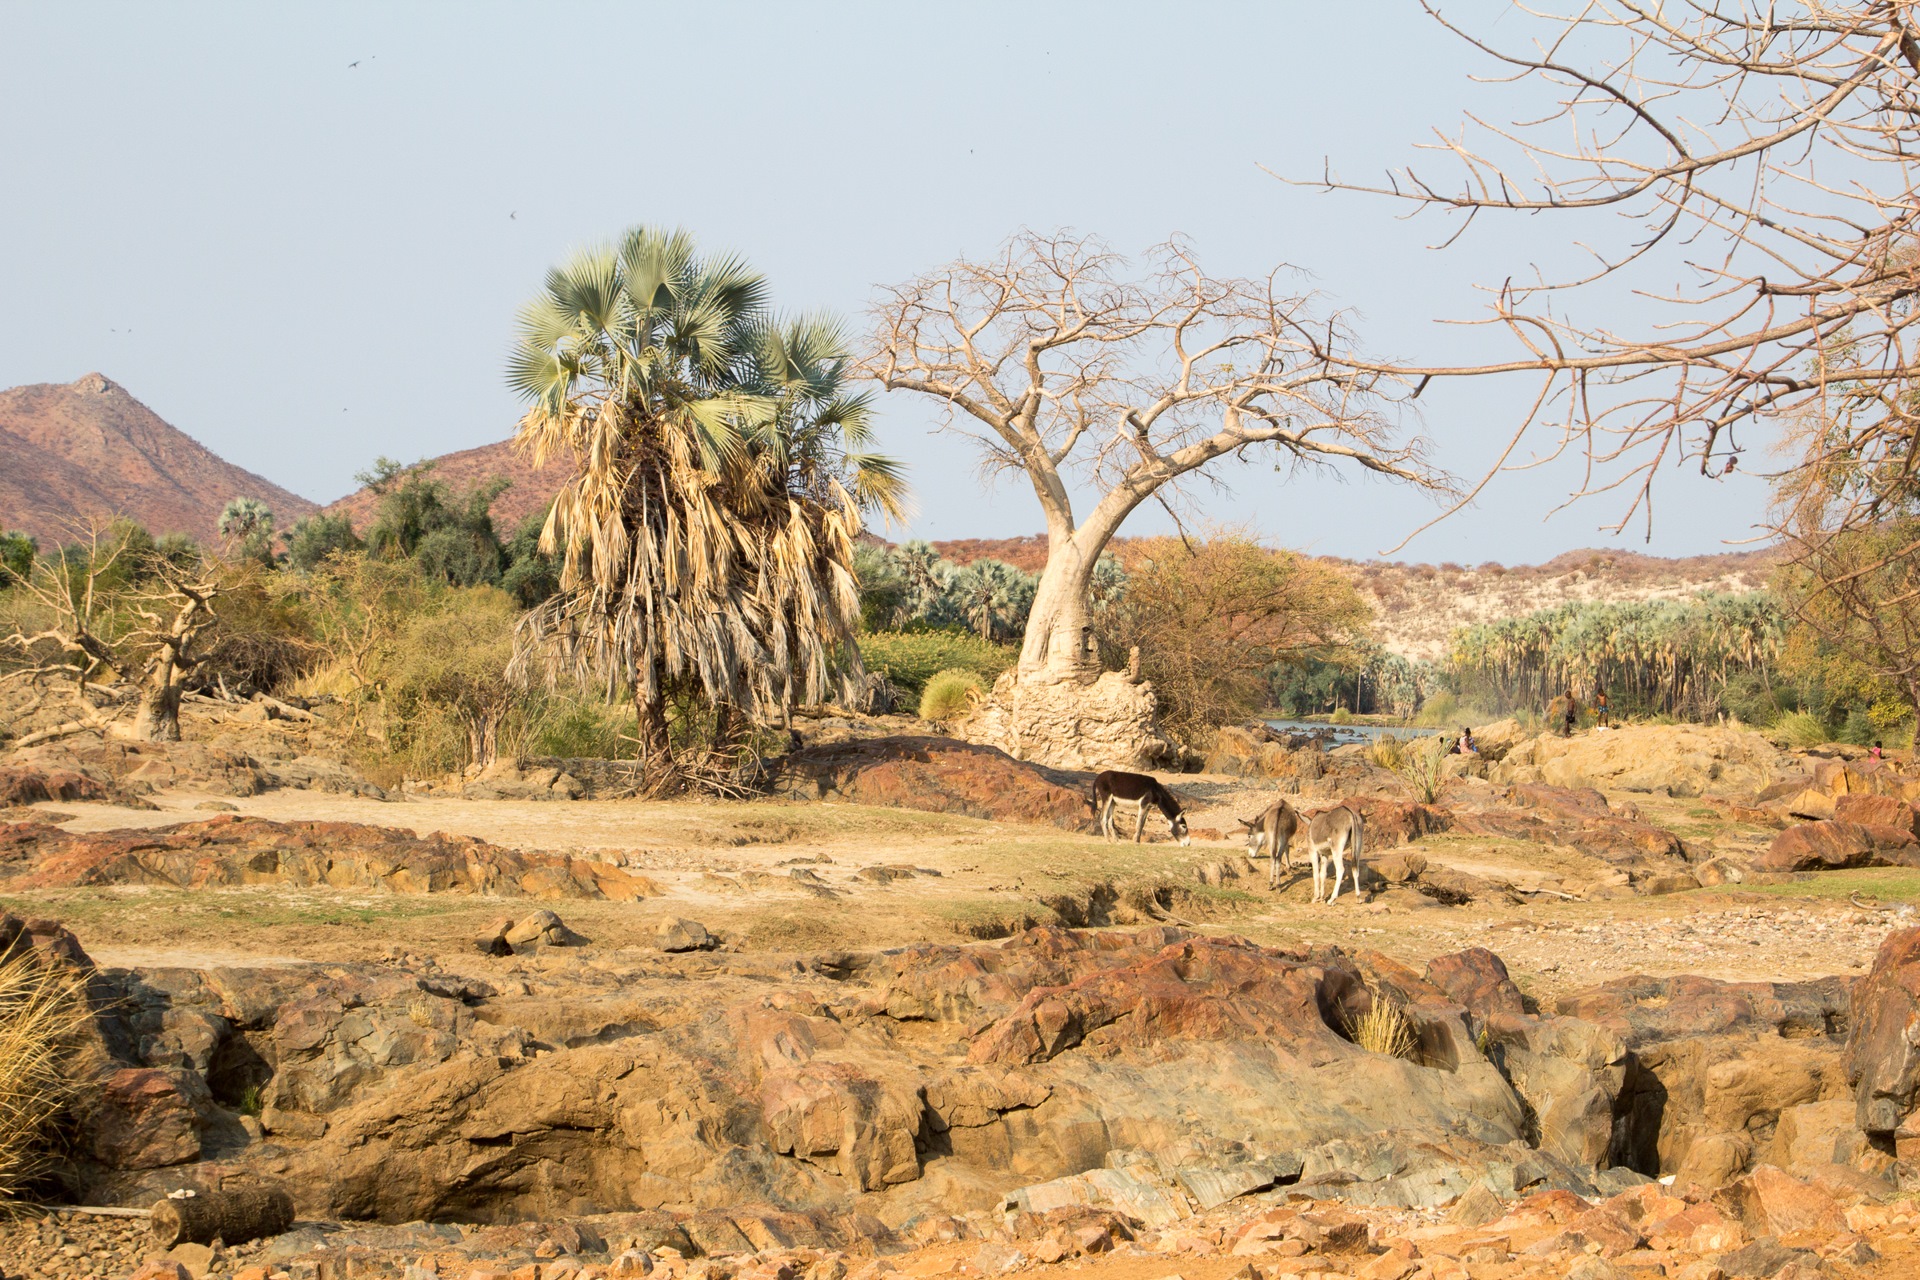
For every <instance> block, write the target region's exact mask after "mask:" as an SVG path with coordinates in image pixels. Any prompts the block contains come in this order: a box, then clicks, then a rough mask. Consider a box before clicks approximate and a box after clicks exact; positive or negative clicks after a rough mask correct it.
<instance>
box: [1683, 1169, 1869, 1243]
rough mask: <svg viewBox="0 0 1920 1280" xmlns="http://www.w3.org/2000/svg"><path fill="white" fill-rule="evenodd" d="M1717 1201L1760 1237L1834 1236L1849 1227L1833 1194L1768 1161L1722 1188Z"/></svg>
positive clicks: (1714, 1197) (1715, 1198) (1714, 1199)
mask: <svg viewBox="0 0 1920 1280" xmlns="http://www.w3.org/2000/svg"><path fill="white" fill-rule="evenodd" d="M1713 1203H1714V1205H1715V1207H1717V1208H1719V1209H1721V1210H1722V1211H1724V1212H1725V1213H1726V1214H1727V1215H1728V1216H1729V1217H1732V1218H1735V1219H1737V1220H1739V1222H1740V1223H1741V1225H1743V1226H1745V1227H1746V1228H1747V1230H1749V1231H1751V1232H1752V1233H1753V1234H1755V1235H1756V1236H1762V1235H1764V1236H1784V1235H1792V1234H1795V1233H1798V1232H1807V1233H1812V1234H1816V1235H1819V1236H1821V1237H1824V1238H1831V1237H1833V1236H1836V1235H1840V1234H1842V1233H1844V1232H1845V1231H1846V1230H1847V1214H1846V1211H1845V1210H1844V1209H1842V1208H1841V1207H1840V1205H1839V1203H1838V1202H1837V1201H1835V1200H1834V1198H1833V1197H1832V1196H1830V1195H1828V1194H1827V1193H1826V1192H1824V1191H1822V1190H1820V1189H1819V1188H1817V1187H1813V1186H1809V1185H1808V1184H1807V1183H1804V1182H1801V1181H1800V1180H1799V1179H1797V1178H1794V1177H1792V1176H1791V1175H1789V1174H1787V1173H1785V1172H1783V1171H1782V1170H1780V1169H1776V1168H1774V1167H1773V1166H1772V1165H1768V1164H1763V1165H1761V1166H1759V1167H1758V1168H1756V1169H1755V1170H1754V1171H1753V1172H1752V1173H1749V1174H1747V1175H1745V1176H1744V1177H1740V1178H1736V1179H1735V1180H1733V1181H1732V1182H1729V1183H1728V1184H1726V1185H1725V1186H1724V1187H1722V1188H1720V1190H1718V1191H1716V1192H1715V1193H1714V1196H1713Z"/></svg>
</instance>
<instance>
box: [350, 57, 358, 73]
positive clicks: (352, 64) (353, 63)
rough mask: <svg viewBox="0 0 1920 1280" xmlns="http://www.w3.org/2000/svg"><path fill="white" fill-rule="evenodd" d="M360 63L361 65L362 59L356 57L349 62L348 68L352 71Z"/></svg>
mask: <svg viewBox="0 0 1920 1280" xmlns="http://www.w3.org/2000/svg"><path fill="white" fill-rule="evenodd" d="M359 65H360V60H359V59H358V58H356V59H354V60H353V61H352V62H349V63H348V64H347V70H349V71H351V70H353V69H354V68H355V67H357V66H359Z"/></svg>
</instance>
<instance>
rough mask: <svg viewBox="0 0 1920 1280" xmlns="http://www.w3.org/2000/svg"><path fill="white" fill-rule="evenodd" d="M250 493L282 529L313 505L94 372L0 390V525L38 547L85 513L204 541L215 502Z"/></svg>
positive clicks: (213, 530)
mask: <svg viewBox="0 0 1920 1280" xmlns="http://www.w3.org/2000/svg"><path fill="white" fill-rule="evenodd" d="M235 498H258V499H259V500H260V501H262V502H264V503H266V504H267V506H268V507H270V508H271V509H272V510H273V515H274V520H275V522H276V524H277V525H278V526H279V527H280V528H282V529H287V528H290V527H292V525H293V522H294V521H296V520H298V519H300V518H301V517H302V516H306V515H311V514H312V513H313V512H315V511H317V510H318V509H319V508H318V507H317V506H316V504H314V503H311V502H309V501H307V500H306V499H305V498H303V497H301V496H300V495H299V494H296V493H289V492H288V491H287V490H285V489H282V488H281V487H280V486H279V485H277V484H274V483H272V482H271V481H268V480H264V479H262V478H261V477H259V476H257V475H254V474H253V472H251V471H245V470H242V469H241V468H239V467H236V466H234V465H233V464H232V463H230V462H227V461H224V460H223V459H221V458H220V457H218V456H217V455H215V454H214V453H212V452H211V451H209V450H208V449H206V448H205V447H203V446H202V445H201V444H199V443H198V442H197V441H195V440H194V439H193V438H192V437H191V436H188V435H187V434H186V433H185V432H183V431H180V430H178V429H176V428H174V427H171V426H168V425H167V423H166V422H164V421H162V420H161V418H160V416H159V415H158V414H156V413H155V412H154V411H153V410H151V409H149V408H147V406H145V405H144V404H141V403H140V402H139V401H138V400H136V399H134V398H133V396H132V395H130V394H128V392H127V389H126V388H125V387H123V386H121V385H120V384H119V383H117V382H114V381H113V380H112V379H111V378H108V377H106V376H105V375H103V374H98V373H90V374H88V375H86V376H85V377H84V378H81V379H79V380H78V381H76V382H70V383H65V384H60V383H52V382H43V383H37V384H35V385H33V386H27V387H14V388H12V389H11V390H7V391H0V529H18V530H21V531H23V532H26V533H30V534H32V535H33V536H34V537H36V538H38V539H39V540H40V542H41V544H42V545H43V546H49V545H53V544H56V543H61V542H67V541H71V540H72V539H73V538H74V536H75V535H76V526H77V525H79V524H81V523H83V522H85V521H86V520H88V519H90V518H91V519H99V520H106V519H110V518H112V517H114V516H127V517H130V518H131V519H134V520H137V521H139V522H140V523H141V524H143V525H145V526H146V527H147V528H148V529H149V530H151V531H152V532H153V533H155V534H163V533H186V534H191V535H193V536H194V537H196V538H212V537H214V536H215V535H216V534H217V532H218V525H219V521H220V511H221V508H223V507H225V506H226V505H227V503H228V502H230V501H232V500H233V499H235Z"/></svg>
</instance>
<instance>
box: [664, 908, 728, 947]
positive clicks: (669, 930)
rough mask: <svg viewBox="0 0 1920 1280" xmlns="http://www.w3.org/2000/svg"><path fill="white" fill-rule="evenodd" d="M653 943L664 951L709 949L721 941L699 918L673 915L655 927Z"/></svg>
mask: <svg viewBox="0 0 1920 1280" xmlns="http://www.w3.org/2000/svg"><path fill="white" fill-rule="evenodd" d="M653 945H654V946H656V947H658V948H660V950H662V951H709V950H711V949H713V948H714V947H716V946H718V945H719V943H718V942H717V941H716V940H715V939H714V936H713V935H712V934H710V933H708V932H707V927H706V926H705V925H703V924H701V923H700V922H699V921H698V920H687V919H684V918H682V917H680V916H673V917H671V918H669V919H666V920H662V921H661V922H660V923H659V925H658V926H656V927H655V929H654V933H653Z"/></svg>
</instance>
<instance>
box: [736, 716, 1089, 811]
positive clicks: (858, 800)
mask: <svg viewBox="0 0 1920 1280" xmlns="http://www.w3.org/2000/svg"><path fill="white" fill-rule="evenodd" d="M770 786H771V787H772V789H773V790H775V791H776V792H778V793H780V794H783V795H789V796H795V797H799V798H803V799H808V800H824V799H826V798H828V797H829V796H836V797H839V798H841V799H844V800H847V801H849V802H851V803H854V804H872V805H885V806H888V807H891V808H897V809H920V810H924V811H927V812H930V813H957V814H961V815H964V816H966V817H969V818H985V819H989V820H993V821H1016V822H1036V823H1051V824H1053V825H1054V826H1057V827H1061V828H1064V829H1065V830H1068V831H1084V830H1088V829H1089V827H1090V824H1091V821H1092V810H1091V807H1090V806H1089V804H1088V798H1087V797H1088V790H1087V787H1088V784H1087V783H1085V782H1083V781H1081V780H1080V779H1076V778H1074V777H1072V776H1071V775H1069V774H1065V773H1060V772H1058V771H1055V770H1053V769H1049V768H1046V767H1044V766H1042V765H1038V764H1029V763H1024V762H1022V761H1020V760H1017V759H1015V758H1014V757H1012V756H1010V755H1008V754H1007V753H1006V752H1003V751H999V750H996V749H994V748H992V747H987V746H979V745H974V744H971V743H966V742H957V741H955V740H953V739H951V738H923V737H892V738H864V739H856V740H850V741H846V742H836V743H831V744H828V745H825V746H817V747H806V748H803V749H801V750H799V751H794V752H789V753H788V754H787V755H785V756H782V757H781V758H780V759H779V761H778V762H776V764H775V765H774V772H773V775H772V777H771V779H770Z"/></svg>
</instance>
